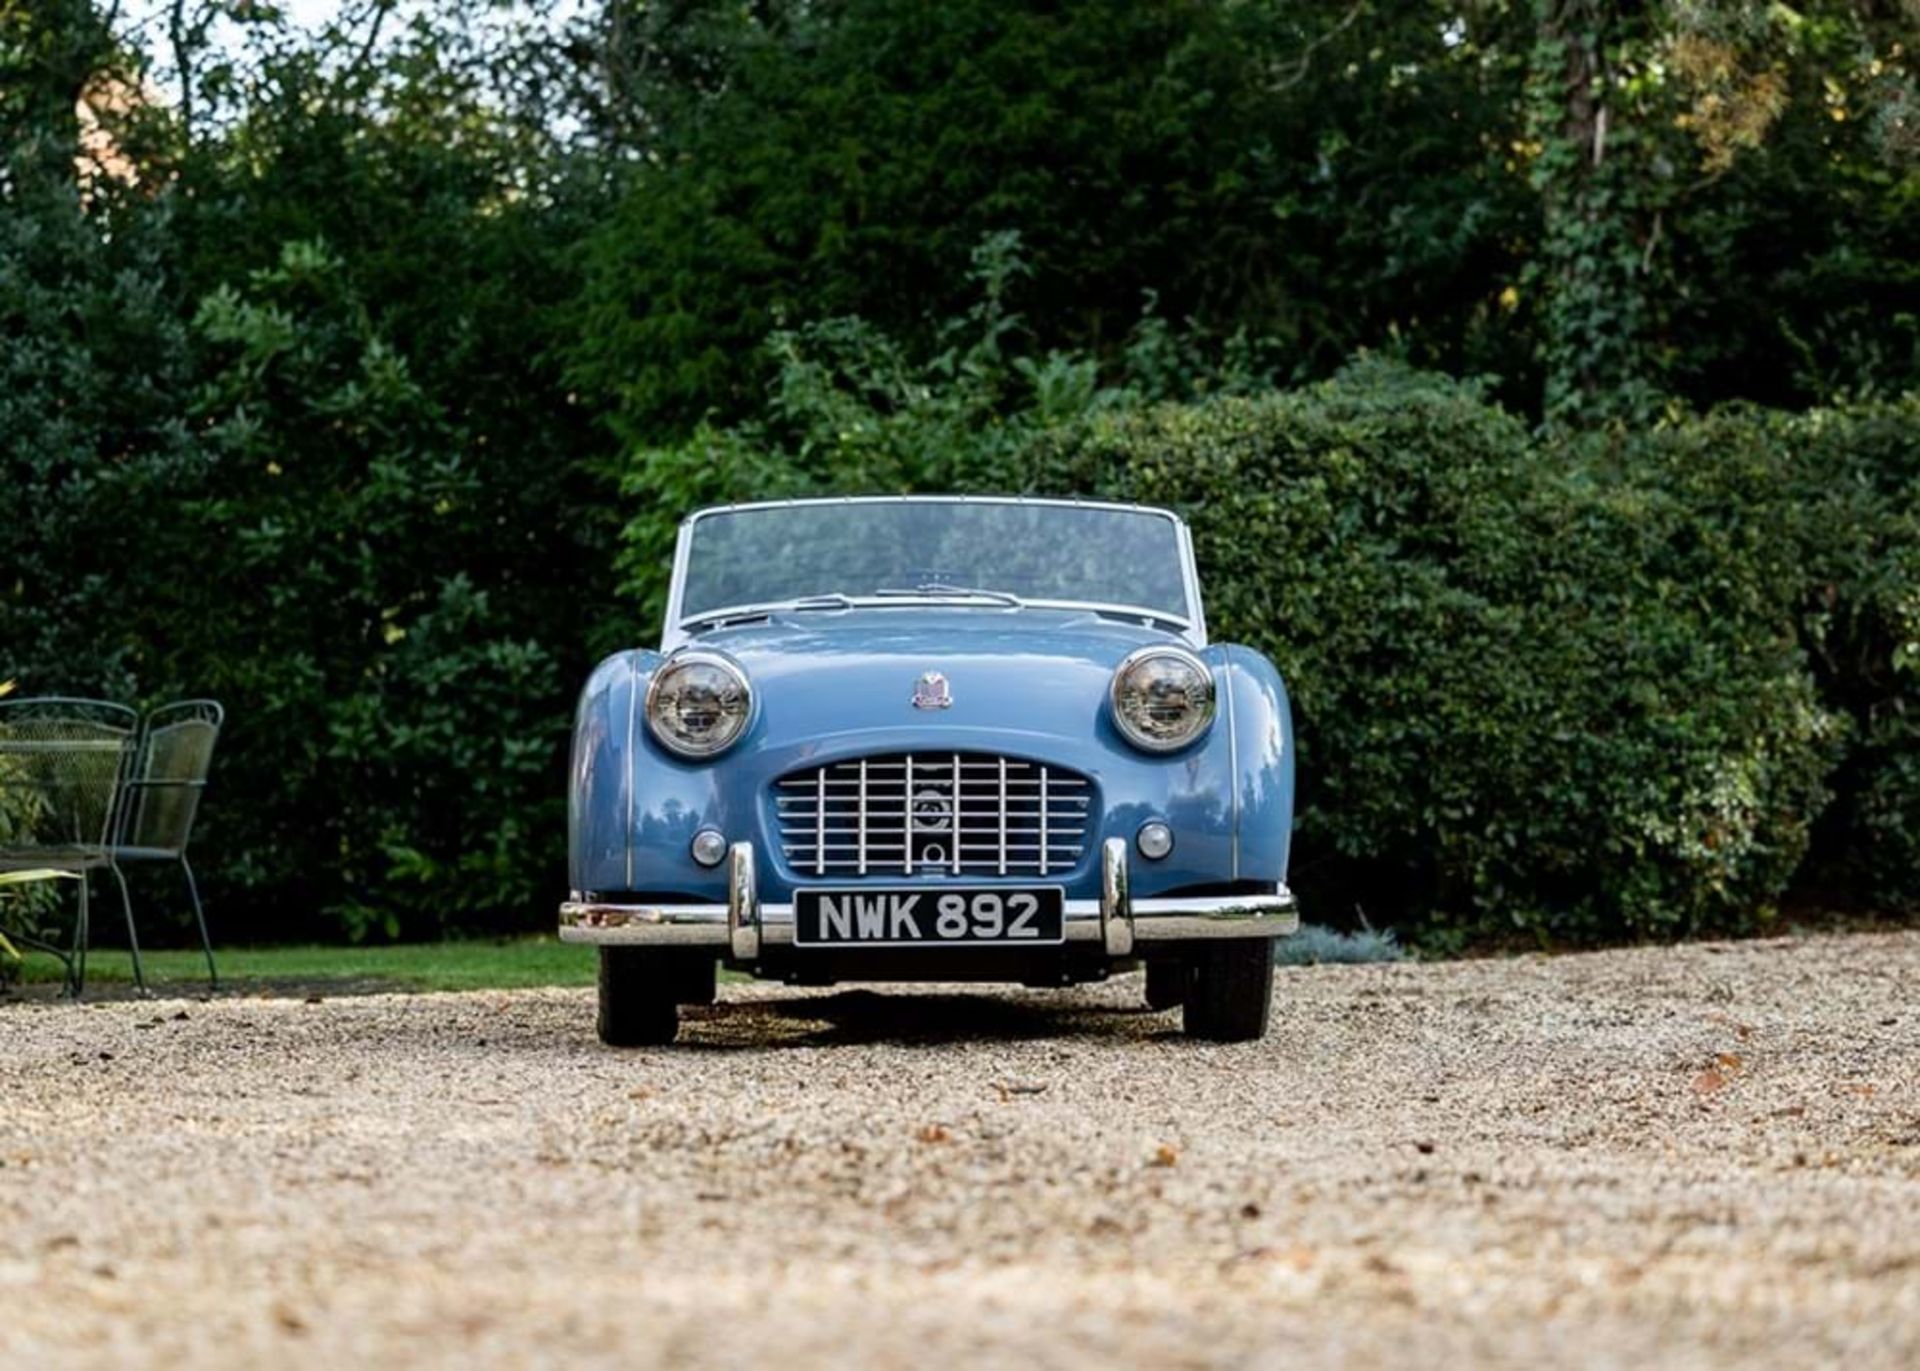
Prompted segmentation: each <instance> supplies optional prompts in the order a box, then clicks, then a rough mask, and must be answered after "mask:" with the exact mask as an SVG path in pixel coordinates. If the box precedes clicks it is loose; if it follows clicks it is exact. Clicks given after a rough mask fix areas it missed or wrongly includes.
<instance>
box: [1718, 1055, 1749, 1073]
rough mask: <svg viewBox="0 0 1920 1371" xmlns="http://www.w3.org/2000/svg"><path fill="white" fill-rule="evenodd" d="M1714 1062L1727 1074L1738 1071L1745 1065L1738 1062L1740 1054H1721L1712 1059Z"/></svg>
mask: <svg viewBox="0 0 1920 1371" xmlns="http://www.w3.org/2000/svg"><path fill="white" fill-rule="evenodd" d="M1714 1061H1716V1062H1718V1063H1719V1064H1720V1068H1721V1070H1723V1071H1726V1072H1728V1073H1732V1072H1735V1071H1738V1070H1740V1069H1741V1068H1742V1067H1744V1066H1745V1065H1746V1063H1745V1062H1743V1061H1741V1060H1740V1054H1739V1053H1737V1052H1722V1053H1721V1054H1720V1055H1719V1056H1717V1057H1715V1058H1714Z"/></svg>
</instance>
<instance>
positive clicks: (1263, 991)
mask: <svg viewBox="0 0 1920 1371" xmlns="http://www.w3.org/2000/svg"><path fill="white" fill-rule="evenodd" d="M1192 966H1193V980H1192V982H1191V983H1190V984H1189V985H1188V987H1187V998H1186V1012H1185V1015H1184V1027H1185V1028H1186V1032H1187V1036H1188V1037H1189V1038H1198V1039H1200V1040H1201V1041H1203V1042H1215V1043H1244V1042H1252V1041H1253V1040H1254V1039H1256V1038H1261V1037H1264V1036H1266V1032H1267V1013H1268V1010H1269V1009H1270V1007H1271V1006H1272V1004H1273V944H1272V943H1270V942H1268V941H1267V940H1266V939H1265V938H1233V939H1222V940H1220V941H1218V942H1211V943H1203V944H1201V945H1200V946H1198V947H1196V948H1195V949H1194V955H1193V958H1192Z"/></svg>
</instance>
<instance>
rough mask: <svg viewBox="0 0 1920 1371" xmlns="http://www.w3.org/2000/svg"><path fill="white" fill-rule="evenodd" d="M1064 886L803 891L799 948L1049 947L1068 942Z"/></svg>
mask: <svg viewBox="0 0 1920 1371" xmlns="http://www.w3.org/2000/svg"><path fill="white" fill-rule="evenodd" d="M1065 910H1066V900H1065V893H1064V892H1063V891H1062V890H1061V888H1060V887H1059V886H1040V887H1038V888H1034V889H1028V890H1007V889H1000V890H929V889H927V888H926V887H925V886H918V887H906V886H894V887H885V886H881V887H873V886H863V887H861V888H860V889H858V890H818V889H815V890H796V891H794V893H793V941H794V943H795V944H796V945H797V946H800V947H1044V946H1046V945H1047V944H1049V943H1060V942H1065V941H1066V936H1067V935H1066V914H1065Z"/></svg>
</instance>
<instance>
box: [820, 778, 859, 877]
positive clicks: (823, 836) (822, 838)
mask: <svg viewBox="0 0 1920 1371" xmlns="http://www.w3.org/2000/svg"><path fill="white" fill-rule="evenodd" d="M858 832H859V842H860V856H859V863H860V874H861V875H862V876H864V875H866V874H867V759H866V758H865V757H862V758H861V759H860V819H859V830H858ZM819 841H820V842H822V843H824V842H825V841H826V835H825V834H824V833H823V834H821V835H819Z"/></svg>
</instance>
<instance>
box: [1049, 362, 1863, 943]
mask: <svg viewBox="0 0 1920 1371" xmlns="http://www.w3.org/2000/svg"><path fill="white" fill-rule="evenodd" d="M1555 457H1556V454H1555V453H1554V452H1553V451H1551V450H1550V449H1545V448H1543V447H1542V446H1541V445H1539V444H1537V443H1536V442H1535V441H1534V440H1533V439H1532V438H1531V437H1530V436H1529V434H1528V433H1527V432H1526V431H1525V430H1524V429H1522V428H1521V427H1520V426H1519V425H1518V424H1517V423H1516V422H1515V421H1514V420H1512V419H1511V418H1509V417H1508V416H1506V415H1505V414H1503V413H1501V412H1500V411H1499V410H1497V409H1495V408H1493V407H1490V406H1489V405H1487V404H1486V403H1485V401H1484V400H1483V399H1482V398H1481V397H1480V396H1479V395H1478V394H1477V393H1476V392H1475V391H1474V390H1473V389H1472V388H1470V387H1466V386H1461V385H1458V384H1454V383H1450V382H1445V381H1440V380H1435V379H1430V378H1421V377H1416V376H1412V375H1410V374H1408V373H1404V372H1400V371H1397V370H1392V369H1385V368H1379V367H1368V368H1361V369H1358V370H1355V371H1351V372H1349V373H1348V374H1346V375H1344V376H1343V377H1341V378H1339V379H1338V380H1336V381H1334V382H1331V383H1327V384H1323V385H1321V386H1318V387H1315V388H1312V389H1310V390H1306V391H1300V392H1295V393H1291V394H1284V395H1278V396H1274V397H1271V398H1267V399H1259V400H1235V399H1226V400H1220V401H1216V402H1213V403H1211V404H1208V405H1204V406H1198V407H1180V408H1164V409H1156V410H1152V411H1148V412H1146V413H1143V414H1138V415H1128V416H1125V417H1120V418H1112V419H1103V420H1100V421H1097V422H1095V423H1094V424H1093V425H1091V426H1090V428H1089V429H1087V430H1086V431H1085V432H1084V433H1083V434H1079V435H1075V436H1073V437H1071V438H1069V439H1068V440H1066V441H1065V442H1064V443H1061V444H1059V445H1058V446H1057V448H1056V451H1055V454H1054V456H1053V458H1052V461H1053V462H1054V464H1055V466H1056V474H1057V475H1066V476H1068V478H1069V481H1070V482H1072V483H1075V484H1078V483H1082V482H1086V481H1097V482H1098V483H1099V485H1100V488H1101V489H1103V490H1104V491H1105V492H1106V493H1111V494H1115V495H1120V496H1124V497H1126V498H1135V499H1141V500H1146V501H1150V502H1154V503H1160V504H1169V505H1173V506H1176V507H1178V508H1182V509H1184V510H1186V511H1187V512H1188V514H1189V516H1190V517H1191V519H1192V521H1193V526H1194V533H1195V540H1196V547H1197V550H1198V552H1199V554H1200V556H1201V559H1202V562H1203V572H1204V574H1205V575H1206V577H1207V582H1208V586H1209V590H1210V605H1209V617H1210V620H1211V622H1212V624H1213V627H1214V629H1215V631H1216V632H1217V633H1219V634H1220V635H1222V636H1224V637H1232V638H1237V639H1240V640H1242V641H1246V642H1249V643H1251V644H1253V645H1255V646H1257V647H1259V648H1261V649H1262V650H1263V651H1266V652H1267V653H1269V654H1270V655H1271V656H1272V657H1273V658H1274V660H1275V661H1276V663H1277V664H1278V665H1279V666H1280V668H1281V670H1282V671H1283V673H1284V674H1285V675H1286V677H1287V679H1288V681H1289V683H1290V685H1291V688H1292V690H1293V693H1294V700H1295V710H1296V715H1297V717H1298V721H1299V726H1300V730H1301V752H1300V765H1301V776H1302V792H1301V798H1302V811H1301V815H1300V834H1299V849H1298V861H1299V868H1298V870H1299V884H1300V885H1301V886H1302V888H1303V889H1304V890H1306V891H1307V892H1308V894H1309V895H1310V896H1311V895H1313V894H1316V893H1317V894H1318V895H1319V897H1320V898H1322V899H1324V900H1338V901H1340V902H1343V903H1344V902H1347V901H1353V902H1356V903H1358V904H1360V905H1361V906H1362V907H1363V908H1365V909H1367V910H1368V912H1369V913H1370V914H1371V913H1374V912H1376V911H1377V912H1379V913H1380V914H1383V915H1385V916H1386V917H1388V918H1391V919H1394V920H1396V921H1401V920H1409V919H1410V920H1412V921H1413V922H1414V924H1415V926H1416V927H1417V928H1419V929H1420V930H1421V931H1422V933H1423V934H1424V936H1427V937H1428V938H1430V939H1431V938H1438V937H1444V936H1445V935H1448V934H1450V933H1457V934H1461V935H1470V936H1479V937H1484V936H1488V935H1498V934H1500V933H1502V932H1503V931H1507V932H1524V933H1527V934H1529V935H1533V936H1542V937H1551V938H1555V939H1562V940H1589V939H1596V938H1606V937H1618V936H1622V935H1651V934H1682V933H1691V932H1697V931H1701V930H1708V929H1719V930H1726V929H1736V928H1740V927H1745V926H1748V925H1749V924H1750V921H1751V920H1752V918H1753V917H1754V915H1755V913H1756V912H1757V911H1762V910H1764V909H1765V907H1766V906H1767V904H1768V903H1769V902H1770V901H1771V900H1773V899H1775V898H1776V897H1777V896H1778V895H1779V894H1780V892H1781V891H1782V890H1783V889H1784V888H1785V887H1786V884H1787V882H1788V880H1789V879H1790V878H1791V876H1792V874H1793V872H1794V871H1795V870H1796V868H1797V867H1798V865H1799V863H1800V861H1801V859H1802V857H1803V856H1804V854H1805V852H1806V850H1807V847H1808V844H1809V841H1810V838H1811V828H1812V823H1813V820H1814V818H1815V816H1816V815H1817V814H1818V813H1819V812H1820V810H1821V807H1822V803H1823V801H1824V799H1825V791H1824V783H1825V777H1826V775H1827V773H1828V771H1829V770H1830V769H1831V767H1832V765H1833V763H1834V760H1835V758H1836V755H1837V743H1838V739H1839V736H1840V729H1839V726H1838V721H1837V720H1836V719H1835V718H1833V717H1832V716H1831V715H1830V714H1829V713H1828V711H1826V710H1825V709H1824V708H1823V707H1822V705H1821V703H1820V700H1819V697H1818V695H1817V693H1816V691H1815V689H1814V685H1813V682H1812V680H1811V678H1810V677H1809V675H1808V673H1807V672H1806V670H1805V669H1804V667H1803V666H1802V665H1801V663H1800V661H1799V659H1798V657H1797V654H1796V652H1795V650H1794V645H1793V643H1792V642H1791V640H1790V638H1789V637H1787V636H1786V635H1784V634H1783V633H1782V632H1780V626H1779V625H1778V624H1777V623H1774V622H1769V621H1768V620H1767V619H1766V617H1765V616H1763V615H1759V614H1752V615H1747V616H1745V617H1736V616H1733V615H1719V614H1714V613H1711V612H1708V611H1707V610H1706V609H1704V608H1703V607H1701V606H1699V605H1697V604H1694V603H1692V602H1690V599H1689V597H1688V595H1687V594H1686V593H1685V591H1686V588H1685V587H1684V586H1680V585H1677V584H1675V583H1674V582H1672V581H1671V580H1670V579H1668V578H1667V577H1665V576H1664V575H1663V574H1662V573H1661V571H1660V570H1659V569H1658V568H1657V566H1656V567H1649V565H1648V560H1647V555H1646V554H1647V549H1648V548H1649V546H1650V545H1657V544H1658V543H1660V542H1661V541H1663V540H1664V539H1665V538H1666V537H1668V536H1670V535H1672V534H1674V533H1675V532H1676V531H1678V532H1684V527H1682V528H1680V529H1677V530H1676V528H1675V527H1674V526H1673V524H1672V523H1671V522H1670V521H1669V522H1662V521H1659V520H1654V519H1652V518H1651V516H1650V511H1649V509H1648V507H1647V502H1646V501H1643V500H1642V499H1640V498H1639V497H1640V496H1641V495H1642V494H1643V492H1638V491H1633V490H1627V491H1624V492H1607V491H1602V490H1600V489H1598V488H1596V487H1595V486H1594V484H1593V483H1592V482H1590V481H1588V480H1586V479H1584V478H1582V477H1581V476H1580V475H1579V473H1577V472H1574V471H1567V470H1562V469H1560V468H1559V467H1557V466H1556V465H1555ZM1654 503H1657V500H1655V501H1654ZM1679 522H1680V524H1681V525H1684V523H1685V517H1684V513H1681V514H1680V515H1679Z"/></svg>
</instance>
